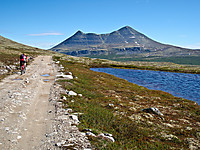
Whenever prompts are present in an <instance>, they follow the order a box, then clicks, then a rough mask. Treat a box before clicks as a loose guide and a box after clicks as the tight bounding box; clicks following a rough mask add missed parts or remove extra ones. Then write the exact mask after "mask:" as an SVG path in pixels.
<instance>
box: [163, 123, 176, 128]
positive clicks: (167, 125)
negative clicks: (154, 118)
mask: <svg viewBox="0 0 200 150" xmlns="http://www.w3.org/2000/svg"><path fill="white" fill-rule="evenodd" d="M163 125H164V126H166V127H170V128H173V127H174V126H173V125H171V124H169V123H163Z"/></svg>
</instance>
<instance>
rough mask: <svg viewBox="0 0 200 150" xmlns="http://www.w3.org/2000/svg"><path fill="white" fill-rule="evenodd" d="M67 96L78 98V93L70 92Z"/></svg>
mask: <svg viewBox="0 0 200 150" xmlns="http://www.w3.org/2000/svg"><path fill="white" fill-rule="evenodd" d="M67 95H69V96H77V93H75V92H74V91H68V92H67Z"/></svg>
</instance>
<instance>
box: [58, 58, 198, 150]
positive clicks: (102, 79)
mask: <svg viewBox="0 0 200 150" xmlns="http://www.w3.org/2000/svg"><path fill="white" fill-rule="evenodd" d="M56 59H59V57H57V58H56ZM74 59H76V58H74ZM59 60H60V61H61V63H62V65H63V66H64V67H65V69H66V71H71V72H72V73H73V75H74V76H76V77H77V78H76V79H74V80H71V81H66V80H61V81H59V83H60V84H61V85H62V86H63V88H65V89H67V90H73V91H75V92H77V93H80V94H82V95H83V97H68V100H67V101H64V103H66V104H67V107H70V108H72V109H73V111H74V112H81V113H83V115H80V116H79V119H80V121H81V124H80V125H79V129H80V130H82V129H85V128H90V129H92V130H93V132H94V133H96V134H98V133H102V132H103V133H105V132H106V133H111V134H113V137H114V138H115V140H116V142H115V143H112V142H108V141H105V140H100V139H98V138H92V137H90V140H91V143H92V144H93V146H94V147H95V148H96V149H171V148H176V149H187V147H188V146H187V143H185V140H184V139H186V138H187V137H192V138H196V137H195V135H196V133H197V132H198V131H199V127H198V126H196V124H195V122H196V121H198V120H200V117H199V115H198V114H199V110H200V107H199V105H195V104H194V102H192V101H188V100H184V99H182V98H177V97H174V96H172V95H170V94H168V93H165V92H162V91H155V90H148V89H147V88H144V87H141V86H138V85H135V84H132V83H129V82H127V81H126V80H123V79H119V78H116V77H114V76H112V75H108V74H105V73H97V72H93V71H91V70H90V69H89V67H90V65H89V66H88V64H86V63H85V62H84V63H83V62H79V61H78V60H76V61H77V63H74V62H73V61H75V60H72V59H70V61H68V60H63V58H62V59H59ZM95 64H99V63H98V60H97V61H96V63H95ZM72 100H73V101H72ZM109 104H113V105H114V106H113V107H110V106H109ZM148 107H157V108H159V110H160V111H161V112H162V113H163V114H164V119H161V118H160V117H159V116H157V115H155V114H150V116H151V117H149V114H147V113H145V112H142V111H141V109H144V108H148ZM133 108H134V109H133ZM187 116H190V117H189V118H188V117H187ZM148 117H149V118H148ZM179 119H185V120H188V122H190V123H184V122H182V121H180V120H179ZM166 124H170V125H172V126H173V128H171V127H168V126H166ZM188 126H189V127H191V128H192V130H191V131H189V130H186V127H188ZM162 133H163V134H164V133H165V134H168V135H169V134H172V135H174V136H177V137H178V139H176V138H174V139H172V140H168V139H166V138H164V137H163V136H162Z"/></svg>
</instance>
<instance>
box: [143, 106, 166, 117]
mask: <svg viewBox="0 0 200 150" xmlns="http://www.w3.org/2000/svg"><path fill="white" fill-rule="evenodd" d="M142 111H144V112H147V113H154V114H156V115H159V116H164V115H163V114H162V113H161V112H160V111H159V110H158V108H155V107H151V108H146V109H142Z"/></svg>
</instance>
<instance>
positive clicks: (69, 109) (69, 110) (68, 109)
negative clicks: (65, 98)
mask: <svg viewBox="0 0 200 150" xmlns="http://www.w3.org/2000/svg"><path fill="white" fill-rule="evenodd" d="M65 110H66V112H67V113H72V111H73V110H72V109H71V108H67V109H65Z"/></svg>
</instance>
